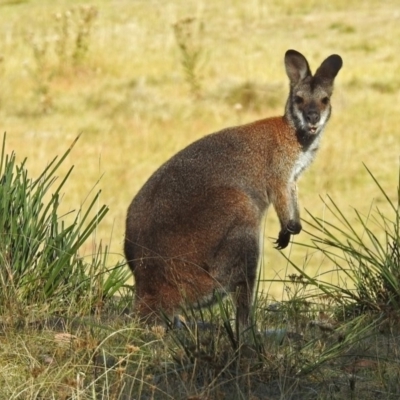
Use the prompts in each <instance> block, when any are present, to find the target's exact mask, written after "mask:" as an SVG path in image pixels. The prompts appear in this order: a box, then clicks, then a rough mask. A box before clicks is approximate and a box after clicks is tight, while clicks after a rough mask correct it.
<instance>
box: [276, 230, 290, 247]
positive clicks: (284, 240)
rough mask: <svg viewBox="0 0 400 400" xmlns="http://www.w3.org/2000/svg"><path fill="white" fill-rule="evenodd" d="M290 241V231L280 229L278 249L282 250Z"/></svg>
mask: <svg viewBox="0 0 400 400" xmlns="http://www.w3.org/2000/svg"><path fill="white" fill-rule="evenodd" d="M289 242H290V232H289V231H287V230H285V231H280V232H279V236H278V239H276V242H275V244H276V246H275V248H276V249H277V250H282V249H284V248H286V247H287V246H288V244H289Z"/></svg>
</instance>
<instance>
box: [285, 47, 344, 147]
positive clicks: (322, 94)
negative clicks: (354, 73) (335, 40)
mask: <svg viewBox="0 0 400 400" xmlns="http://www.w3.org/2000/svg"><path fill="white" fill-rule="evenodd" d="M342 65H343V62H342V58H341V57H340V56H338V55H337V54H333V55H331V56H329V57H328V58H327V59H326V60H325V61H323V63H322V64H321V66H320V67H319V68H318V69H317V72H316V73H315V74H314V75H312V74H311V70H310V67H309V65H308V62H307V60H306V59H305V57H304V56H303V55H302V54H301V53H299V52H298V51H296V50H288V51H287V52H286V54H285V67H286V73H287V75H288V77H289V81H290V93H289V98H288V101H287V103H286V110H285V116H286V118H287V119H288V121H289V123H291V124H293V125H294V127H295V128H296V131H297V132H298V133H299V134H300V135H301V137H303V138H305V139H306V138H312V137H315V136H316V135H318V134H319V133H320V132H321V131H322V129H323V128H324V126H325V124H326V122H327V121H328V119H329V116H330V113H331V105H330V97H331V95H332V91H333V81H334V79H335V77H336V75H337V73H338V72H339V70H340V68H342Z"/></svg>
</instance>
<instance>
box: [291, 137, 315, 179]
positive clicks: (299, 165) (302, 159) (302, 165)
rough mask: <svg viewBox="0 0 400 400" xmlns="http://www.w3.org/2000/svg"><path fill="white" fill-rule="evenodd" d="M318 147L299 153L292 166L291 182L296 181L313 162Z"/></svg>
mask: <svg viewBox="0 0 400 400" xmlns="http://www.w3.org/2000/svg"><path fill="white" fill-rule="evenodd" d="M317 150H318V145H317V144H316V145H315V146H311V147H309V148H308V149H307V150H306V151H301V152H300V153H299V155H298V157H297V159H296V160H295V162H294V164H293V169H292V174H291V180H292V181H296V180H297V179H298V178H299V176H300V175H301V174H302V173H303V171H304V170H305V169H306V168H307V167H308V166H309V165H310V164H311V163H312V162H313V160H314V158H315V154H316V152H317Z"/></svg>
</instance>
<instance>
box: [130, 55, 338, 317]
mask: <svg viewBox="0 0 400 400" xmlns="http://www.w3.org/2000/svg"><path fill="white" fill-rule="evenodd" d="M324 63H327V64H326V65H325V66H324ZM324 63H323V64H322V65H321V67H320V70H322V72H323V74H322V73H321V76H318V71H317V73H316V75H315V76H314V77H312V75H311V72H310V71H309V67H308V63H307V61H306V60H305V58H304V57H303V56H302V55H301V54H300V53H297V52H295V51H294V50H289V51H288V52H287V53H286V57H285V64H286V70H287V73H288V76H289V79H290V81H291V94H290V96H289V99H288V102H287V105H286V112H285V115H284V116H283V117H275V118H268V119H264V120H260V121H256V122H253V123H250V124H247V125H243V126H237V127H232V128H228V129H224V130H222V131H220V132H217V133H214V134H211V135H208V136H206V137H204V138H202V139H200V140H198V141H196V142H194V143H192V144H191V145H189V146H188V147H186V148H185V149H183V150H182V151H180V152H179V153H177V154H176V155H175V156H173V157H172V158H171V159H170V160H169V161H167V162H166V163H165V164H164V165H162V166H161V167H160V168H159V169H158V170H157V171H156V172H155V173H154V174H153V175H152V176H151V177H150V179H149V180H148V181H147V182H146V184H145V185H144V186H143V187H142V189H141V190H140V191H139V193H138V194H137V195H136V197H135V198H134V199H133V201H132V203H131V205H130V207H129V209H128V215H127V220H126V236H125V254H126V258H127V260H128V263H129V266H130V268H131V269H132V271H133V273H134V276H135V282H136V300H135V309H136V311H137V313H138V314H139V315H140V316H141V317H143V318H146V319H147V318H154V317H157V316H159V315H160V313H161V312H165V313H167V314H170V315H172V314H173V312H174V311H175V310H176V309H177V308H178V307H179V306H180V305H181V304H182V303H183V302H184V301H187V302H189V303H191V304H192V305H200V306H202V305H205V304H208V303H212V302H213V301H214V300H215V296H216V293H219V294H226V293H235V300H236V302H237V306H238V316H239V318H240V320H241V322H242V323H243V324H247V323H248V317H249V308H250V305H251V302H252V296H253V290H254V283H255V277H256V271H257V264H258V257H259V235H260V224H261V221H262V218H263V215H264V213H265V211H266V210H267V209H268V206H269V205H270V204H271V203H272V204H273V205H274V207H275V209H276V211H277V214H278V216H279V219H280V222H281V231H280V233H279V238H278V240H277V245H278V248H284V247H286V246H287V244H288V242H289V240H290V235H291V234H297V233H299V232H300V230H301V225H300V220H299V212H298V205H297V196H296V181H297V178H298V176H299V175H300V173H301V172H302V171H303V169H304V168H306V167H307V166H308V164H309V163H310V162H311V161H312V159H313V158H314V155H315V152H316V150H317V148H318V144H319V139H320V134H321V132H322V129H323V127H324V125H325V124H326V122H327V120H328V119H329V115H330V105H329V102H328V103H326V98H328V100H329V97H330V94H331V92H332V85H333V79H334V77H335V76H336V74H337V72H338V70H339V69H340V67H341V59H340V57H339V56H331V57H330V58H328V59H327V60H325V62H324ZM307 80H308V81H309V82H306V81H307ZM313 85H314V86H315V87H314V88H313V87H312V86H313ZM296 86H297V87H298V88H300V90H297V91H296ZM305 89H307V90H305ZM300 99H302V101H303V104H301V100H300ZM304 103H309V104H308V106H307V105H305V104H304ZM321 105H322V107H321ZM302 106H303V108H304V110H301V108H302ZM307 107H308V108H307Z"/></svg>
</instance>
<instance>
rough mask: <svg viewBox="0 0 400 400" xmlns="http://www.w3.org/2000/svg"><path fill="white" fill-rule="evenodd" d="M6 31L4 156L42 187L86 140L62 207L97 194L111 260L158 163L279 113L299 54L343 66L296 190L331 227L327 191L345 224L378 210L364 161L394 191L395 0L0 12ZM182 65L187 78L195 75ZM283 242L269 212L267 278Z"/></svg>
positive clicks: (31, 4)
mask: <svg viewBox="0 0 400 400" xmlns="http://www.w3.org/2000/svg"><path fill="white" fill-rule="evenodd" d="M187 18H188V20H187V21H185V20H186V19H187ZM0 22H1V24H0V131H1V132H5V131H6V132H7V136H8V138H7V148H8V149H9V150H10V151H11V150H15V151H16V153H17V156H18V157H19V158H24V157H27V158H28V164H27V165H28V169H29V171H30V172H31V174H32V175H33V176H35V173H38V172H40V171H42V169H43V168H44V166H45V165H46V163H48V162H49V161H50V160H51V159H52V158H54V157H55V156H56V155H59V154H61V153H62V152H64V151H65V150H66V149H67V148H68V146H69V145H70V144H71V142H72V141H73V139H74V138H75V137H76V136H77V135H78V134H81V138H80V139H79V142H78V145H77V146H76V147H75V149H74V151H73V152H72V154H71V156H70V157H69V160H68V163H66V165H65V168H67V167H68V164H69V165H74V166H75V168H74V172H73V175H72V177H71V179H70V182H69V186H68V190H66V191H65V196H64V198H63V207H65V210H66V211H67V210H71V209H75V208H76V207H77V206H79V205H80V204H82V203H83V202H84V201H85V199H86V197H87V195H88V193H89V192H90V190H92V189H93V188H94V187H95V190H98V189H101V190H102V196H101V201H102V202H103V203H104V204H107V205H108V206H109V207H110V212H109V213H108V215H107V217H106V219H105V220H104V221H103V222H102V224H101V225H100V227H99V229H98V233H97V240H100V239H101V240H102V241H103V242H106V243H110V242H111V251H112V253H114V254H115V259H118V258H119V259H120V258H122V257H123V256H122V251H121V249H122V238H123V230H124V218H125V212H126V208H127V206H128V204H129V202H130V200H131V198H132V197H133V195H134V194H135V193H136V192H137V191H138V189H139V188H140V187H141V185H142V184H143V183H144V182H145V181H146V179H147V178H148V177H149V176H150V175H151V173H152V172H153V171H154V170H155V169H156V168H157V167H158V166H159V165H160V164H161V163H162V162H163V161H165V160H166V159H168V158H169V157H170V156H172V155H173V154H174V153H175V152H177V151H178V150H179V149H181V148H183V147H184V146H186V145H187V144H189V143H190V142H192V141H194V140H195V139H197V138H199V137H202V136H204V135H206V134H208V133H211V132H214V131H217V130H219V129H222V128H224V127H227V126H231V125H235V124H240V123H246V122H249V121H252V120H255V119H260V118H263V117H266V116H272V115H277V114H281V113H282V112H283V107H284V103H285V100H286V96H287V90H288V80H287V77H286V75H285V71H284V67H283V55H284V52H285V51H286V50H287V49H288V48H295V49H297V50H299V51H301V52H303V54H305V55H306V57H307V58H308V59H309V61H310V64H311V68H314V69H315V68H316V67H317V66H318V65H319V63H320V62H321V60H322V59H323V58H325V57H326V56H328V55H329V54H332V53H338V54H340V55H341V56H342V58H343V60H344V67H343V69H342V71H340V74H339V76H338V78H337V80H336V90H335V93H334V96H333V115H332V118H331V121H330V123H329V124H328V128H327V129H326V132H325V136H324V140H323V144H322V149H321V151H320V153H319V154H318V157H317V160H316V162H315V163H314V164H313V165H312V167H311V168H310V170H309V171H307V172H306V173H305V174H304V176H303V177H302V179H301V181H300V201H301V207H302V209H303V210H304V209H307V210H309V211H310V212H311V213H313V214H314V215H316V216H319V217H321V216H322V217H324V216H325V212H326V209H325V207H324V205H323V202H322V201H321V198H320V197H323V198H324V197H325V196H326V195H327V194H329V195H330V196H331V197H332V198H333V199H334V200H335V202H337V204H338V205H339V206H340V207H341V209H342V210H343V211H344V212H345V213H347V214H348V216H349V217H350V218H351V216H352V207H357V208H358V209H359V210H360V211H362V212H364V213H368V212H369V210H370V207H371V204H373V205H379V202H380V201H381V198H380V197H379V193H377V192H376V189H375V186H374V184H373V182H372V180H371V179H370V178H369V176H368V174H367V173H366V171H365V169H364V167H363V163H365V164H366V165H367V166H368V167H369V168H370V169H371V170H372V172H373V173H374V174H375V176H376V177H377V179H378V180H379V181H380V183H381V184H382V185H383V186H384V187H385V189H386V190H387V191H388V193H389V194H390V195H393V196H394V195H395V192H396V179H397V172H398V166H399V155H400V131H399V126H400V113H399V110H398V104H399V100H400V99H399V96H400V74H399V71H400V56H399V53H398V51H397V39H396V38H398V37H399V36H400V23H399V22H400V5H399V3H398V2H397V1H386V2H381V1H378V0H376V1H375V0H369V1H356V0H351V1H341V0H337V1H333V2H329V3H326V2H318V1H312V0H308V1H306V0H297V1H295V2H292V1H268V2H266V1H261V0H252V1H247V2H242V1H229V2H228V1H222V0H218V1H213V2H207V1H186V0H185V1H180V0H174V1H170V2H165V3H164V2H159V1H134V2H132V1H97V2H93V1H92V2H81V1H73V2H70V1H61V0H57V1H46V0H42V1H11V0H10V1H7V0H0ZM174 26H175V27H178V30H179V32H178V36H177V31H176V29H175V30H174ZM177 39H179V40H180V41H181V42H182V41H183V42H184V44H185V46H186V49H187V53H186V56H185V55H183V54H182V51H181V49H180V48H179V46H178V40H177ZM185 57H186V61H187V59H189V62H190V61H193V63H192V66H190V65H189V67H188V66H187V65H186V67H185ZM191 59H192V60H191ZM188 69H189V70H188ZM190 73H191V74H192V75H190ZM303 218H305V219H306V220H307V218H308V217H307V215H306V213H305V212H304V211H303ZM278 230H279V228H278V223H277V218H276V216H275V214H274V211H273V210H272V209H271V210H270V212H269V214H268V217H267V220H266V225H265V243H264V248H265V252H264V258H263V277H264V278H268V279H271V278H274V277H280V278H283V277H284V276H285V275H286V274H287V271H286V267H287V265H286V262H285V260H284V258H283V257H282V256H281V255H280V254H279V252H278V251H276V250H274V249H273V247H272V240H271V238H275V237H276V236H277V233H278ZM296 240H298V241H299V242H301V243H307V241H309V237H308V236H307V234H305V233H303V234H302V235H300V236H299V237H297V238H296ZM85 252H87V254H90V253H91V244H88V247H87V249H86V250H85ZM286 254H287V255H290V257H291V259H293V261H294V262H296V263H297V264H298V265H303V264H304V263H306V264H307V267H306V268H307V271H308V272H312V273H316V272H317V271H318V270H320V269H321V270H324V268H325V269H326V268H328V269H329V266H325V265H324V260H321V259H318V256H315V255H312V254H308V253H307V252H306V250H305V249H304V248H303V247H300V246H292V247H291V248H290V249H289V250H286ZM310 258H311V260H310ZM275 287H276V286H275ZM266 288H268V285H267V286H266ZM268 290H270V289H268ZM271 294H273V295H277V296H279V295H280V290H273V291H272V292H271Z"/></svg>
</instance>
